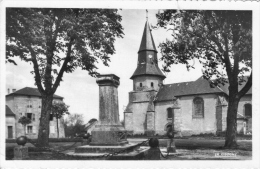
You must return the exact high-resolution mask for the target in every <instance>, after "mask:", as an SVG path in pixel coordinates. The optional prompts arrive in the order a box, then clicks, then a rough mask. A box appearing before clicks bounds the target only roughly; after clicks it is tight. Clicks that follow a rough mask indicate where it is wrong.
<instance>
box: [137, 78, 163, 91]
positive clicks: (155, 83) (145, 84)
mask: <svg viewBox="0 0 260 169" xmlns="http://www.w3.org/2000/svg"><path fill="white" fill-rule="evenodd" d="M140 83H142V87H140ZM151 83H153V87H152V86H151ZM160 83H162V79H161V78H159V77H156V76H146V77H143V76H139V77H135V79H134V80H133V89H134V90H135V91H140V90H144V89H146V90H147V89H154V90H159V84H160Z"/></svg>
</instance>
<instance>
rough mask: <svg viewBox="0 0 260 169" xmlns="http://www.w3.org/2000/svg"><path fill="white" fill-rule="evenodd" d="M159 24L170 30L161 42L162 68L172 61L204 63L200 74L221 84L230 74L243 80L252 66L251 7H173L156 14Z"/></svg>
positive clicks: (169, 64) (187, 63)
mask: <svg viewBox="0 0 260 169" xmlns="http://www.w3.org/2000/svg"><path fill="white" fill-rule="evenodd" d="M157 18H158V19H159V22H158V26H160V27H164V28H165V29H168V30H171V31H172V37H173V39H172V40H166V42H163V43H161V44H160V48H161V53H162V60H163V61H164V67H163V68H164V71H166V72H168V71H169V70H170V69H169V68H170V67H171V65H172V64H177V63H181V64H186V67H187V68H188V69H190V68H194V67H193V65H192V62H189V61H191V60H193V59H195V58H196V59H199V62H200V63H201V64H202V66H203V77H204V78H205V79H213V78H214V79H215V80H212V81H210V83H211V85H212V86H217V85H219V84H222V85H224V84H225V83H228V81H231V78H232V77H238V82H239V83H240V84H242V83H243V82H244V81H245V78H243V77H244V76H243V75H244V74H245V73H246V72H250V71H251V68H252V12H251V11H180V12H177V11H174V10H166V11H164V12H163V13H159V14H157Z"/></svg>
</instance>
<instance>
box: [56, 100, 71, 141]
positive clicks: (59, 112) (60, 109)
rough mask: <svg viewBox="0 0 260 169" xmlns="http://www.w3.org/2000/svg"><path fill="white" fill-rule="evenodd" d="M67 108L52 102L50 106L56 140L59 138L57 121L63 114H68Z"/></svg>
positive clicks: (62, 104) (59, 103)
mask: <svg viewBox="0 0 260 169" xmlns="http://www.w3.org/2000/svg"><path fill="white" fill-rule="evenodd" d="M68 108H69V106H68V105H66V104H65V103H64V102H53V104H52V114H53V116H54V117H55V118H56V123H57V137H58V138H59V119H61V118H62V117H63V116H64V115H65V114H70V113H69V110H68Z"/></svg>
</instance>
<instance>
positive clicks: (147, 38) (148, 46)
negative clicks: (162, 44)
mask: <svg viewBox="0 0 260 169" xmlns="http://www.w3.org/2000/svg"><path fill="white" fill-rule="evenodd" d="M144 50H151V51H155V52H156V53H157V50H156V48H155V44H154V41H153V36H152V33H151V29H150V25H149V22H148V21H146V23H145V27H144V33H143V37H142V41H141V45H140V48H139V51H138V53H139V52H141V51H144Z"/></svg>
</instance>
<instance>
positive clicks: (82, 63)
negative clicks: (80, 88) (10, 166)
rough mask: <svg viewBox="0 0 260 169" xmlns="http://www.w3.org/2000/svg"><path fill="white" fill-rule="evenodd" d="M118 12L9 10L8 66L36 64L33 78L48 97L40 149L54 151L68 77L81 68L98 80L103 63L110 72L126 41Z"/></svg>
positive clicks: (44, 111)
mask: <svg viewBox="0 0 260 169" xmlns="http://www.w3.org/2000/svg"><path fill="white" fill-rule="evenodd" d="M117 12H118V10H116V9H72V8H70V9H68V8H7V9H6V62H7V63H9V62H10V63H14V64H16V62H15V59H14V57H19V58H20V59H21V60H22V61H25V62H29V63H32V64H33V71H32V72H31V73H32V74H33V75H34V78H35V84H36V86H37V88H38V90H39V92H40V93H41V95H42V110H41V118H40V125H39V132H38V144H37V145H38V146H39V147H46V146H48V137H49V116H50V113H51V108H52V101H53V94H54V93H55V92H56V90H57V88H58V86H59V85H60V82H61V81H62V78H63V74H64V73H71V72H73V71H74V70H75V69H76V68H81V69H83V70H86V71H88V72H89V75H91V76H94V77H95V76H96V75H98V72H97V69H98V67H97V63H98V62H100V61H101V62H102V63H103V64H104V65H106V66H108V62H109V61H110V55H112V54H114V53H115V48H114V42H115V40H116V38H121V37H122V35H123V28H122V26H121V24H120V21H121V16H120V15H119V14H118V13H117Z"/></svg>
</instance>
